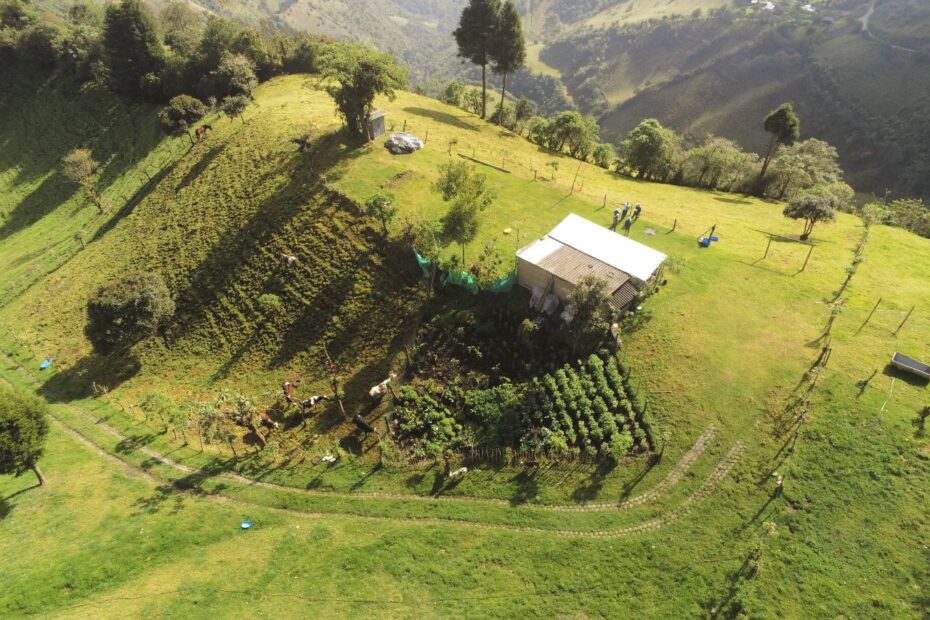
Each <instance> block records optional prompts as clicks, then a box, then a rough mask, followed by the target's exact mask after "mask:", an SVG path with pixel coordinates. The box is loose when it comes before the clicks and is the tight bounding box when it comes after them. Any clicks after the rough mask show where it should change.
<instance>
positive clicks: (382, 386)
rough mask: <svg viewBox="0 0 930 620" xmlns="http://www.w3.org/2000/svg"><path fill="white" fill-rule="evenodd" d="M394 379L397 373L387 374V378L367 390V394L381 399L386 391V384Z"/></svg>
mask: <svg viewBox="0 0 930 620" xmlns="http://www.w3.org/2000/svg"><path fill="white" fill-rule="evenodd" d="M395 379H397V375H395V374H394V373H393V372H392V373H391V374H390V375H388V378H387V379H385V380H384V381H382V382H381V383H379V384H378V385H376V386H375V387H373V388H371V389H370V390H368V395H369V396H371V397H372V398H373V399H375V400H381V399H382V398H384V395H385V394H387V392H388V384H389V383H390V382H391V381H393V380H395Z"/></svg>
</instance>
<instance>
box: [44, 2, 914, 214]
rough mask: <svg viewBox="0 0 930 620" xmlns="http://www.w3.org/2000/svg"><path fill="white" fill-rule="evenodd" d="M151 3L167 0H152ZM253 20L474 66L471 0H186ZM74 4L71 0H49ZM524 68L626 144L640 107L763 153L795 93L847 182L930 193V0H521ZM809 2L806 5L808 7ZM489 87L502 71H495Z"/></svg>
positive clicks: (436, 75)
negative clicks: (468, 21)
mask: <svg viewBox="0 0 930 620" xmlns="http://www.w3.org/2000/svg"><path fill="white" fill-rule="evenodd" d="M148 1H149V2H150V3H151V4H152V5H153V7H154V8H156V9H157V8H158V7H160V6H162V5H163V4H164V3H165V2H166V0H148ZM188 2H190V3H191V4H192V5H194V6H198V7H200V8H202V9H204V10H206V11H208V12H212V13H216V14H219V15H223V16H226V17H231V18H235V19H237V20H239V21H242V22H245V23H249V24H253V25H256V24H259V23H262V22H265V23H267V22H270V23H272V24H274V25H276V26H278V27H286V28H291V29H294V30H301V31H309V32H314V33H319V34H325V35H330V36H333V37H338V38H350V39H355V40H359V41H364V42H367V43H370V44H372V45H375V46H376V47H379V48H381V49H384V50H388V51H390V52H392V53H394V54H395V55H397V56H398V57H399V58H400V59H401V60H402V61H403V62H404V63H405V64H407V65H408V66H409V67H410V68H411V80H412V82H413V83H414V84H419V85H423V86H426V87H427V89H428V90H431V91H433V92H435V91H436V90H437V86H436V84H437V81H440V82H444V81H447V80H450V79H452V78H454V77H465V78H466V79H469V80H471V81H473V82H475V81H477V80H478V76H479V73H478V71H477V69H476V68H475V67H473V66H472V65H470V64H467V63H463V61H462V60H461V59H459V58H458V57H457V56H456V49H455V44H454V41H453V38H452V31H453V30H454V29H455V27H456V23H457V21H458V17H459V15H460V13H461V10H462V7H463V6H464V5H465V2H466V0H365V1H364V2H362V1H350V0H188ZM37 4H39V5H41V6H45V7H56V8H57V9H58V10H60V11H63V10H65V9H66V7H67V5H68V4H70V1H68V0H38V2H37ZM517 4H518V7H519V8H520V10H521V12H522V14H523V15H524V21H525V24H524V25H525V30H526V33H527V37H528V43H529V50H528V51H529V53H528V65H529V69H528V70H524V71H522V72H520V73H519V74H517V75H515V76H513V79H512V80H511V91H512V93H513V94H514V95H515V96H517V97H520V96H525V97H528V98H531V99H532V100H534V101H535V102H536V103H537V104H539V105H540V109H541V112H542V113H543V114H546V115H551V114H554V113H556V112H558V111H560V110H562V109H567V108H570V107H577V108H578V109H580V110H581V111H582V112H584V113H587V114H593V115H595V116H597V117H598V118H599V121H600V125H601V128H602V136H603V137H604V138H605V139H607V140H610V141H612V142H615V143H616V142H619V141H620V140H621V139H622V137H623V136H624V135H625V134H626V132H628V131H629V130H630V129H631V128H632V127H633V126H635V125H636V124H637V123H638V122H639V121H641V120H642V119H643V118H646V117H651V116H655V117H657V118H658V119H659V120H660V121H661V122H662V123H664V124H666V125H669V126H671V127H673V128H674V129H676V130H678V131H680V132H682V133H684V134H685V135H686V137H691V138H694V139H698V138H700V137H701V136H703V135H704V134H707V133H714V134H718V135H721V136H725V137H728V138H732V139H734V140H736V141H737V142H739V143H740V144H741V145H742V146H743V147H744V148H747V149H752V150H755V151H761V150H762V149H763V147H764V144H765V141H766V136H765V134H764V132H763V131H762V129H761V121H762V118H763V117H764V115H765V114H766V113H767V112H768V111H769V110H771V109H772V108H774V107H775V106H777V105H778V104H780V103H781V102H783V101H792V102H794V104H795V106H796V108H797V109H798V110H799V113H800V115H801V120H802V135H803V137H816V138H820V139H824V140H827V141H829V142H830V143H832V144H834V145H835V146H837V148H838V149H839V152H840V155H841V161H842V164H843V166H844V168H845V170H846V171H847V175H848V178H849V180H850V181H851V182H852V184H853V185H854V186H855V187H856V188H857V189H858V190H860V191H868V192H873V193H876V194H885V193H887V192H890V193H892V194H894V195H898V196H903V195H922V196H930V181H928V179H930V154H928V153H927V149H926V144H928V143H930V3H927V2H924V1H923V0H812V2H811V4H807V3H806V0H804V1H802V0H783V1H779V2H775V3H774V5H775V7H774V10H771V11H767V10H765V9H764V8H762V7H763V6H764V3H760V2H757V3H755V4H752V3H751V2H750V0H518V2H517ZM805 5H806V6H808V7H809V9H808V10H805V9H804V8H803V7H804V6H805ZM491 83H492V85H494V79H493V76H492V79H491Z"/></svg>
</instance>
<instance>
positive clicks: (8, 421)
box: [0, 385, 48, 485]
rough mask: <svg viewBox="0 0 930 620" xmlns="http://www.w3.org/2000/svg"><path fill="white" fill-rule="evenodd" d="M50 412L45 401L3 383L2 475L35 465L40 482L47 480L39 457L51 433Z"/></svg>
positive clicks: (0, 389)
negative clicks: (23, 393)
mask: <svg viewBox="0 0 930 620" xmlns="http://www.w3.org/2000/svg"><path fill="white" fill-rule="evenodd" d="M47 415H48V405H46V404H45V401H42V400H39V399H38V398H36V397H35V396H26V395H22V394H18V393H17V392H14V391H13V390H12V389H10V388H7V387H4V386H2V385H0V475H2V474H15V475H17V476H19V475H20V474H23V473H25V472H26V471H28V470H30V469H31V470H32V472H33V473H34V474H35V475H36V478H38V480H39V485H43V484H45V476H43V475H42V472H41V471H40V470H39V465H38V461H39V457H41V456H42V452H43V450H44V449H45V446H44V444H45V437H46V435H48V420H47V417H46V416H47Z"/></svg>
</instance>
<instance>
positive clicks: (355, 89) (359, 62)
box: [320, 45, 407, 136]
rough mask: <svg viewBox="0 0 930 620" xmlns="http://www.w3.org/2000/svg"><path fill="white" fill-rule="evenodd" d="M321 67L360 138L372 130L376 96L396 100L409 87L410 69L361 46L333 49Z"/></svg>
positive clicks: (347, 124)
mask: <svg viewBox="0 0 930 620" xmlns="http://www.w3.org/2000/svg"><path fill="white" fill-rule="evenodd" d="M320 64H321V66H322V67H323V76H324V77H326V78H329V79H330V80H332V83H331V84H330V86H328V87H327V91H328V92H329V94H330V96H331V97H332V98H333V99H335V100H336V107H337V108H338V109H339V113H340V114H341V115H342V118H343V119H344V120H345V123H346V127H347V128H348V130H349V132H350V133H353V134H356V135H360V136H361V135H364V134H365V132H366V131H367V129H368V118H369V117H370V116H371V111H372V109H373V108H374V101H375V96H376V95H386V96H387V97H388V98H389V99H392V100H393V99H394V91H395V90H396V89H398V88H404V87H405V86H406V85H407V69H406V68H404V67H402V66H400V65H398V64H397V61H396V60H395V59H394V57H393V56H391V55H390V54H384V53H381V52H377V51H375V50H373V49H370V48H367V47H363V46H360V45H339V46H332V47H331V48H330V49H329V50H328V51H327V53H326V55H325V56H324V58H323V59H321V63H320Z"/></svg>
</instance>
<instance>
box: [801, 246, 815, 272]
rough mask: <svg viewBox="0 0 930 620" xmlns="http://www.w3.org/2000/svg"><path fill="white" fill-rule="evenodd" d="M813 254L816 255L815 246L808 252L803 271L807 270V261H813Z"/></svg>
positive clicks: (802, 267)
mask: <svg viewBox="0 0 930 620" xmlns="http://www.w3.org/2000/svg"><path fill="white" fill-rule="evenodd" d="M813 253H814V246H813V245H811V249H810V250H808V252H807V258H805V259H804V264H803V265H801V271H804V270H805V269H807V261H809V260H810V259H811V254H813Z"/></svg>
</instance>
